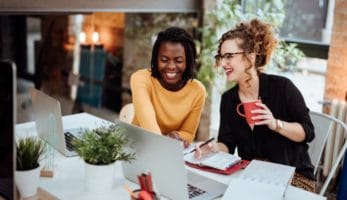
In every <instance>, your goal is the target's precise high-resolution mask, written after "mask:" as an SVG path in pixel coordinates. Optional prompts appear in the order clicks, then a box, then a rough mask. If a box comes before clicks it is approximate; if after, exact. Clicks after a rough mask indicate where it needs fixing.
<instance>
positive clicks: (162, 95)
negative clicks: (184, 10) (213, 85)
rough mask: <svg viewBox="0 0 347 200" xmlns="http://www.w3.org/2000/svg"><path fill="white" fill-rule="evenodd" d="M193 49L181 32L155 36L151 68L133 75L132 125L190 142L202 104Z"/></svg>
mask: <svg viewBox="0 0 347 200" xmlns="http://www.w3.org/2000/svg"><path fill="white" fill-rule="evenodd" d="M195 59H196V49H195V44H194V41H193V39H192V37H191V36H190V35H189V34H188V33H187V32H186V31H185V30H183V29H181V28H177V27H171V28H168V29H166V30H165V31H162V32H160V33H159V34H158V36H157V39H156V41H155V43H154V45H153V50H152V58H151V68H150V69H141V70H138V71H136V72H135V73H133V74H132V76H131V79H130V87H131V92H132V101H133V104H134V109H135V117H134V120H133V122H132V123H133V124H134V125H137V126H140V127H142V128H145V129H148V130H150V131H152V132H154V133H157V134H162V135H167V136H170V137H173V138H175V139H179V140H183V141H186V142H189V143H190V142H192V141H193V140H194V137H195V134H196V130H197V128H198V124H199V121H200V116H201V112H202V109H203V107H204V104H205V96H206V91H205V88H204V86H203V85H202V84H201V83H200V82H199V81H198V80H196V79H194V78H193V74H194V66H195Z"/></svg>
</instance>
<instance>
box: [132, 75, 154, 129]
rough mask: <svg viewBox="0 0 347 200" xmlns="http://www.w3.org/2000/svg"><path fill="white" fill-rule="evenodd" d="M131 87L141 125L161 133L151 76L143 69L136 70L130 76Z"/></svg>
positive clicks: (136, 114)
mask: <svg viewBox="0 0 347 200" xmlns="http://www.w3.org/2000/svg"><path fill="white" fill-rule="evenodd" d="M130 88H131V93H132V102H133V104H134V110H135V117H136V119H137V120H138V122H139V126H140V127H142V128H145V129H147V130H149V131H152V132H155V133H158V134H161V130H160V127H159V125H158V122H157V119H156V114H155V109H154V106H153V103H152V101H151V94H150V93H151V87H150V77H147V74H145V73H141V71H137V72H135V73H134V74H132V76H131V78H130Z"/></svg>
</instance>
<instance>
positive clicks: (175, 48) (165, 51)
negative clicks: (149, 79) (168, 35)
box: [158, 42, 187, 91]
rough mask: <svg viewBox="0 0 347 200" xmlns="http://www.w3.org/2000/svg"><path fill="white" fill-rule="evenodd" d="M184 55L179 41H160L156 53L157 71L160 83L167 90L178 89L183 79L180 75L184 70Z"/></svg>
mask: <svg viewBox="0 0 347 200" xmlns="http://www.w3.org/2000/svg"><path fill="white" fill-rule="evenodd" d="M186 66H187V64H186V55H185V50H184V47H183V45H182V44H181V43H173V42H162V43H161V44H160V47H159V53H158V71H159V73H160V76H161V79H159V81H160V83H161V85H162V86H163V87H164V88H166V89H168V90H173V91H176V90H179V89H181V88H182V87H183V86H184V83H185V81H184V80H183V79H182V75H183V73H184V71H185V70H186Z"/></svg>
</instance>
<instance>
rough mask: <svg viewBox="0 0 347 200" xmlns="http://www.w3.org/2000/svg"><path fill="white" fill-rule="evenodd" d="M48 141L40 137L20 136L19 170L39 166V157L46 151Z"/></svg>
mask: <svg viewBox="0 0 347 200" xmlns="http://www.w3.org/2000/svg"><path fill="white" fill-rule="evenodd" d="M45 146H46V143H45V142H44V141H43V140H41V139H40V138H38V137H34V136H31V137H24V138H19V139H18V140H17V142H16V151H17V158H16V159H17V167H16V168H17V171H24V170H31V169H35V168H37V167H39V165H40V164H39V159H40V157H41V156H42V155H43V153H44V151H45Z"/></svg>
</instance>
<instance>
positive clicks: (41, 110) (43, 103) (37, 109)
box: [30, 88, 87, 157]
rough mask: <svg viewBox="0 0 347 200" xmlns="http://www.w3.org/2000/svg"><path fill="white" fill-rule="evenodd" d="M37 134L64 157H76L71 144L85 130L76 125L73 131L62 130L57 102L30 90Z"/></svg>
mask: <svg viewBox="0 0 347 200" xmlns="http://www.w3.org/2000/svg"><path fill="white" fill-rule="evenodd" d="M30 94H31V101H32V104H33V111H34V118H35V123H36V130H37V134H38V135H39V136H40V137H41V138H42V139H44V140H45V141H47V142H48V143H49V144H50V145H51V146H53V147H54V148H55V149H57V150H58V151H59V152H60V153H62V154H63V155H65V156H68V157H70V156H76V155H77V153H76V152H75V151H74V150H73V146H72V145H71V142H72V140H73V138H74V137H80V136H81V134H82V132H83V131H84V130H85V129H87V128H85V127H80V126H78V125H76V128H74V129H67V130H64V129H63V123H62V119H61V109H60V103H59V101H58V100H56V99H54V98H52V97H50V96H48V95H47V94H45V93H43V92H41V91H40V90H37V89H35V88H30Z"/></svg>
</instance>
